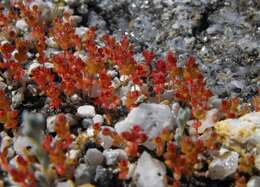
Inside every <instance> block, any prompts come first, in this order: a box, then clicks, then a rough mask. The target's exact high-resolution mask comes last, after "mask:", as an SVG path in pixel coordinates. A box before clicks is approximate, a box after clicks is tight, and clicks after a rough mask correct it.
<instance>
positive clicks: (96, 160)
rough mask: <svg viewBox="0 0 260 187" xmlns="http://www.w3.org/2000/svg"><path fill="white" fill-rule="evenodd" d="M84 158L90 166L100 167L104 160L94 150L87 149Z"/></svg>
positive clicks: (101, 155) (98, 152)
mask: <svg viewBox="0 0 260 187" xmlns="http://www.w3.org/2000/svg"><path fill="white" fill-rule="evenodd" d="M85 158H86V161H87V163H88V164H89V165H92V166H97V165H101V164H102V162H103V160H104V156H103V154H102V153H101V152H100V151H99V150H98V149H96V148H92V149H88V151H87V153H86V156H85Z"/></svg>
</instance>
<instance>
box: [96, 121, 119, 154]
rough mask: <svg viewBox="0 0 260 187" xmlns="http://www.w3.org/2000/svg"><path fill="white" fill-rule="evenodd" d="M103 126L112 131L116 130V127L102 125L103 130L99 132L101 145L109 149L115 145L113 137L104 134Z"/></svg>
mask: <svg viewBox="0 0 260 187" xmlns="http://www.w3.org/2000/svg"><path fill="white" fill-rule="evenodd" d="M103 128H108V129H109V130H110V131H111V132H114V131H115V129H114V128H113V127H110V126H102V127H101V132H100V133H99V135H98V139H99V140H100V142H101V146H102V147H103V148H104V149H109V148H111V147H112V145H113V139H112V138H111V137H110V136H105V135H103V134H102V129H103Z"/></svg>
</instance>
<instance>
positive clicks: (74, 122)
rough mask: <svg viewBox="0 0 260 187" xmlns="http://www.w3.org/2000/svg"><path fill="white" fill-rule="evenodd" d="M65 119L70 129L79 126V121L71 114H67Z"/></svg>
mask: <svg viewBox="0 0 260 187" xmlns="http://www.w3.org/2000/svg"><path fill="white" fill-rule="evenodd" d="M65 117H66V120H67V122H68V124H69V126H70V127H72V126H75V125H77V124H78V121H77V120H76V119H75V117H74V116H73V115H72V114H71V113H67V114H65Z"/></svg>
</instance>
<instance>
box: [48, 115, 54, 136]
mask: <svg viewBox="0 0 260 187" xmlns="http://www.w3.org/2000/svg"><path fill="white" fill-rule="evenodd" d="M55 123H56V115H54V116H49V117H48V118H47V129H48V131H49V132H55Z"/></svg>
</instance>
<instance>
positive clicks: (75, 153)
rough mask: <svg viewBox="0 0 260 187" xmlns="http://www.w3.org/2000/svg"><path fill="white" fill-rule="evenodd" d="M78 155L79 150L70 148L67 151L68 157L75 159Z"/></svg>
mask: <svg viewBox="0 0 260 187" xmlns="http://www.w3.org/2000/svg"><path fill="white" fill-rule="evenodd" d="M79 156H80V150H78V149H72V150H70V151H69V152H68V158H69V159H71V160H77V159H78V158H79Z"/></svg>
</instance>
